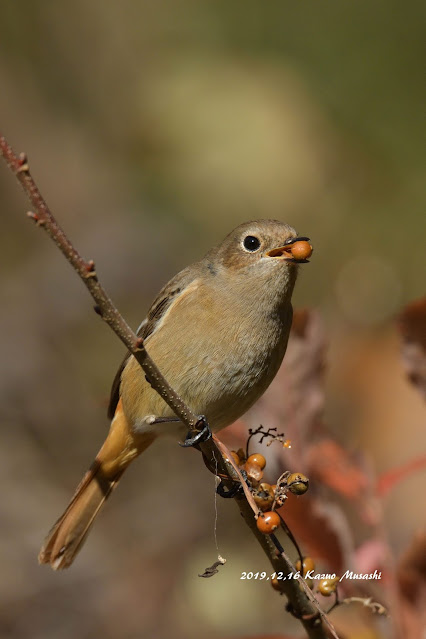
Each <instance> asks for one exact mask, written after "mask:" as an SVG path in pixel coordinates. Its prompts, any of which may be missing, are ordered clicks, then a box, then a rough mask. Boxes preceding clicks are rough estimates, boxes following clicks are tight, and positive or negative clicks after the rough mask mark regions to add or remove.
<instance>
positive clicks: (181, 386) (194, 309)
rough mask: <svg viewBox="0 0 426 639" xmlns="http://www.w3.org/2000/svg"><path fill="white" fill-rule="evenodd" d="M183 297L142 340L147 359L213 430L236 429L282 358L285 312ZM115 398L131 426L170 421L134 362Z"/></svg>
mask: <svg viewBox="0 0 426 639" xmlns="http://www.w3.org/2000/svg"><path fill="white" fill-rule="evenodd" d="M198 293H199V294H198V300H197V303H196V304H194V303H193V302H194V300H193V298H191V297H190V296H187V297H186V298H185V297H184V298H182V300H181V301H180V303H177V304H175V305H174V308H171V309H170V311H169V312H168V316H167V317H165V318H164V319H163V321H162V322H161V324H160V326H159V327H158V328H157V330H155V332H154V333H153V334H152V336H151V337H150V338H149V339H148V340H147V342H146V346H147V350H148V352H149V354H150V355H151V357H152V358H153V360H154V362H155V363H156V364H157V366H158V367H159V369H160V371H161V372H162V373H163V375H164V376H165V378H166V379H167V381H168V382H169V383H170V384H171V386H172V387H173V388H174V390H176V391H177V393H178V394H179V395H180V396H181V397H182V399H183V400H184V401H185V402H186V403H187V404H188V405H189V407H190V408H191V409H192V410H193V411H194V412H195V413H197V414H203V415H206V417H207V419H208V422H209V424H210V426H211V428H212V429H213V430H219V429H220V428H223V427H224V426H227V425H228V424H230V423H232V422H233V421H235V420H236V419H237V418H238V417H240V416H241V415H242V414H243V413H245V412H246V411H247V410H248V409H249V408H250V406H252V404H253V403H254V402H255V401H256V400H257V399H258V397H260V395H262V393H263V392H264V391H265V390H266V388H267V387H268V386H269V384H270V382H271V381H272V379H273V378H274V376H275V374H276V372H277V371H278V368H279V366H280V364H281V361H282V359H283V357H284V353H285V349H286V345H287V339H288V333H289V328H290V324H291V306H290V305H288V309H287V310H286V311H285V312H282V313H276V314H273V313H269V314H265V313H261V312H259V309H257V308H256V304H255V302H254V303H253V305H251V306H249V307H247V306H245V305H240V306H239V307H238V305H234V304H233V301H232V299H231V300H230V299H229V298H227V297H225V296H224V297H223V298H222V299H220V296H211V295H203V294H200V292H199V291H198ZM121 394H122V399H123V406H124V410H125V412H126V414H127V416H128V417H130V419H131V421H133V422H135V421H137V420H140V419H141V418H143V416H145V415H151V414H154V415H158V416H171V415H172V414H173V413H172V412H171V410H170V408H169V407H168V406H167V405H166V404H165V402H164V401H163V400H162V399H161V398H160V396H159V395H158V394H157V393H156V392H155V391H153V389H152V388H151V387H150V386H149V385H148V384H147V382H146V380H145V377H144V374H143V371H142V370H141V369H140V367H139V365H138V364H137V362H136V360H134V358H131V359H130V360H129V363H128V365H127V366H126V368H125V370H124V371H123V376H122V385H121Z"/></svg>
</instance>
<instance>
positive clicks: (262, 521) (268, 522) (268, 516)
mask: <svg viewBox="0 0 426 639" xmlns="http://www.w3.org/2000/svg"><path fill="white" fill-rule="evenodd" d="M256 524H257V528H258V530H260V532H261V533H264V534H265V535H270V534H271V533H273V532H274V530H276V529H277V528H278V527H279V525H280V524H281V519H280V516H279V515H278V513H275V512H274V511H272V510H270V511H269V512H266V513H264V515H263V516H262V515H259V517H258V518H257V522H256Z"/></svg>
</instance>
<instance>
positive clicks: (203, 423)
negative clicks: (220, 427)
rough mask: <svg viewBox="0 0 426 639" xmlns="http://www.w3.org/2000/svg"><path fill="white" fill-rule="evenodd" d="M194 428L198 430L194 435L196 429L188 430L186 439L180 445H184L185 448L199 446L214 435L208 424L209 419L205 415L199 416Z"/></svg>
mask: <svg viewBox="0 0 426 639" xmlns="http://www.w3.org/2000/svg"><path fill="white" fill-rule="evenodd" d="M194 430H196V431H198V432H196V434H195V435H193V432H194V431H191V430H190V431H188V434H187V436H186V437H185V441H184V442H183V443H181V442H179V444H180V446H183V447H184V448H189V447H190V446H197V445H198V444H201V443H202V442H206V441H207V440H208V439H210V437H211V436H212V431H211V430H210V426H209V425H208V422H207V419H206V418H205V417H204V415H200V416H199V418H198V421H197V423H196V424H195V428H194Z"/></svg>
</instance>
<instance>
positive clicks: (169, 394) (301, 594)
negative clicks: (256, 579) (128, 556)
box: [0, 136, 338, 639]
mask: <svg viewBox="0 0 426 639" xmlns="http://www.w3.org/2000/svg"><path fill="white" fill-rule="evenodd" d="M0 154H1V155H2V156H3V157H4V159H5V161H6V163H7V165H8V166H9V168H10V169H11V171H12V172H13V173H14V174H15V176H16V178H17V179H18V181H19V183H20V184H21V186H22V188H23V189H24V191H25V193H26V195H27V197H28V198H29V200H30V202H31V204H32V206H33V207H34V211H35V212H30V213H28V216H29V217H30V218H31V219H32V220H33V221H34V222H35V223H36V224H37V226H40V227H41V228H43V229H44V230H45V231H46V233H47V234H48V235H49V236H50V237H51V238H52V240H53V241H54V242H55V244H56V245H57V246H58V248H59V249H60V251H61V252H62V253H63V255H64V256H65V258H66V259H67V260H68V261H69V262H70V264H71V265H72V267H73V268H74V270H75V271H76V272H77V273H78V275H79V276H80V278H81V279H82V281H83V283H84V284H85V286H86V287H87V289H88V290H89V293H90V294H91V296H92V297H93V299H94V301H95V303H96V307H95V309H96V311H97V313H98V314H99V315H100V316H101V317H102V319H103V320H105V322H106V323H107V324H108V325H109V326H110V327H111V328H112V330H113V331H114V333H115V334H116V335H117V337H118V338H119V339H120V340H121V341H122V342H123V344H124V345H125V346H126V347H127V349H128V350H129V351H130V353H131V354H132V355H133V356H134V357H135V359H136V360H137V361H138V363H139V364H140V366H141V367H142V368H143V370H144V372H145V374H146V376H147V378H148V380H149V382H150V384H151V386H152V387H153V388H154V389H155V390H156V391H157V393H159V395H160V396H161V397H162V398H163V399H164V401H165V402H166V403H167V404H168V405H169V406H170V408H171V409H172V410H173V412H174V413H175V414H176V415H177V416H178V417H179V418H180V420H181V421H182V422H183V423H184V424H185V425H186V426H188V429H189V430H190V431H192V432H194V431H196V428H197V424H198V421H199V416H198V415H196V414H195V413H194V412H193V411H191V409H190V408H189V407H188V406H187V405H186V404H185V403H184V402H183V400H182V399H181V397H179V395H178V394H177V393H176V392H175V391H174V390H173V389H172V388H171V386H170V385H169V384H168V382H167V381H166V379H165V378H164V376H163V375H162V374H161V372H160V371H159V369H158V368H157V366H156V365H155V363H154V362H153V361H152V359H151V358H150V356H149V355H148V353H147V351H146V349H145V346H144V342H143V339H142V338H140V337H138V336H137V335H136V334H135V332H134V331H133V330H132V329H131V328H130V326H129V325H128V324H127V322H126V321H125V320H124V318H123V317H122V315H121V314H120V313H119V311H118V310H117V308H116V307H115V305H114V303H113V302H112V300H111V298H110V297H109V295H108V294H107V292H106V291H105V289H104V288H103V286H102V285H101V283H100V282H99V279H98V276H97V273H96V269H95V264H94V262H93V261H91V260H90V261H86V260H85V259H84V258H83V257H81V255H80V254H79V253H78V252H77V250H76V249H75V248H74V246H73V244H72V243H71V242H70V240H69V239H68V237H67V236H66V234H65V233H64V231H63V230H62V228H61V227H60V226H59V224H58V223H57V221H56V219H55V218H54V216H53V215H52V213H51V211H50V209H49V207H48V206H47V204H46V201H45V199H44V198H43V196H42V195H41V193H40V191H39V189H38V187H37V185H36V183H35V181H34V180H33V178H32V176H31V174H30V170H29V164H28V159H27V156H26V154H25V153H21V154H20V155H19V156H17V155H16V154H15V153H14V151H13V149H12V148H11V146H10V145H9V144H8V142H7V141H6V139H5V138H4V137H3V136H0ZM200 449H201V450H202V452H203V454H204V455H205V456H206V457H208V458H209V459H210V460H211V462H212V463H217V467H218V470H219V471H221V472H225V474H227V475H228V476H230V477H232V480H234V481H235V480H238V475H237V473H236V471H235V468H234V467H233V465H232V464H231V463H228V462H227V461H226V460H225V459H224V458H223V456H222V454H221V453H220V451H219V448H218V446H217V445H216V444H215V442H214V439H209V440H208V441H207V442H203V443H201V444H200ZM235 501H236V503H237V504H238V506H239V508H240V512H241V514H242V515H243V517H244V520H245V521H246V523H247V525H248V526H249V528H250V529H251V530H252V532H253V534H254V535H255V537H256V539H257V540H258V542H259V543H260V545H261V546H262V548H263V550H264V551H265V553H266V555H267V556H268V557H269V560H270V561H271V563H272V566H273V568H274V570H275V571H276V572H283V573H285V574H288V573H289V572H295V568H294V566H293V565H292V563H291V562H290V560H289V559H288V557H287V556H286V554H285V553H284V551H283V549H282V548H281V545H280V544H279V542H278V540H277V539H276V538H275V536H274V535H270V536H268V535H264V534H262V533H261V532H260V531H259V530H258V529H257V526H256V519H255V517H254V516H253V505H252V504H251V503H249V501H248V500H247V499H242V498H241V497H239V498H235ZM300 584H301V585H300ZM301 586H302V587H301ZM282 591H283V592H284V593H285V594H286V596H287V597H288V600H289V603H290V605H291V609H292V612H293V614H294V615H295V616H296V617H297V618H298V619H300V621H301V623H302V624H303V626H304V628H305V630H306V633H307V635H308V637H310V639H327V636H330V635H331V636H332V637H334V638H335V639H338V637H337V634H336V632H335V630H334V628H333V626H332V625H331V622H330V621H329V619H328V618H327V616H326V615H325V613H324V612H323V611H322V610H321V608H320V606H319V604H318V602H317V601H316V600H315V598H314V596H313V594H312V592H311V591H310V589H309V588H308V586H307V585H306V584H305V583H304V580H303V579H300V580H297V581H296V580H293V579H290V580H286V581H283V582H282ZM322 622H324V623H322ZM325 626H326V627H327V628H328V632H329V633H330V634H329V635H328V633H327V631H326V629H325Z"/></svg>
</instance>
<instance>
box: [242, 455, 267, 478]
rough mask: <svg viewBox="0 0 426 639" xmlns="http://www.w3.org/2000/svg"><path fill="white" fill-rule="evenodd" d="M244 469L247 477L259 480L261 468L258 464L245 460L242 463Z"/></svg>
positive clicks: (261, 475) (261, 473)
mask: <svg viewBox="0 0 426 639" xmlns="http://www.w3.org/2000/svg"><path fill="white" fill-rule="evenodd" d="M244 469H245V471H246V473H247V476H248V478H249V479H252V480H254V481H260V480H261V479H262V477H263V470H262V469H261V467H260V466H259V464H254V463H253V462H249V461H248V460H247V461H246V463H245V464H244Z"/></svg>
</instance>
